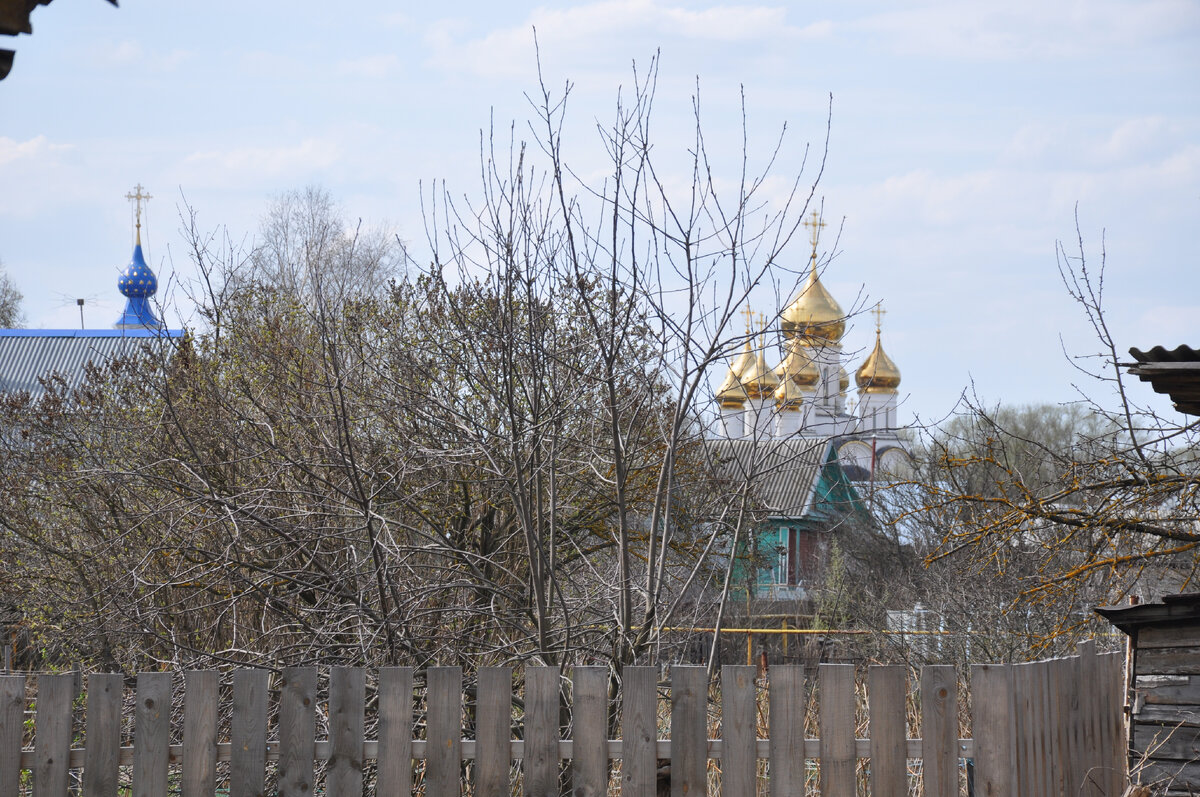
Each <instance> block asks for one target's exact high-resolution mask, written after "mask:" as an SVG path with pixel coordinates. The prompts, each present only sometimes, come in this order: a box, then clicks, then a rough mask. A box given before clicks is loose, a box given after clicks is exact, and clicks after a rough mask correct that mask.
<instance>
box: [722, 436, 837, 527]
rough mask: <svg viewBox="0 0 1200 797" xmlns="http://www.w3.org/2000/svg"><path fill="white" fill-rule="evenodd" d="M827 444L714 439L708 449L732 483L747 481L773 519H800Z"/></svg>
mask: <svg viewBox="0 0 1200 797" xmlns="http://www.w3.org/2000/svg"><path fill="white" fill-rule="evenodd" d="M829 443H830V438H828V437H817V438H814V437H809V438H804V437H796V438H790V439H787V440H761V441H758V440H727V439H722V440H713V441H712V449H711V450H712V452H713V455H714V456H715V457H717V458H718V459H719V460H720V465H719V467H720V469H721V471H722V473H724V474H726V476H725V477H726V478H727V479H728V480H729V481H730V482H731V483H734V484H741V483H742V482H744V481H746V480H747V479H748V480H750V482H751V484H752V485H753V489H754V493H755V497H756V498H757V499H759V500H760V501H762V503H763V505H764V507H765V508H766V510H767V511H768V512H769V513H770V514H771V515H772V516H773V517H786V518H799V517H803V516H804V514H805V512H806V511H807V510H808V506H809V504H810V503H811V501H812V494H813V489H814V487H815V485H816V482H817V477H818V476H819V475H820V473H821V466H822V465H823V464H824V463H825V460H826V458H827V457H828V456H829Z"/></svg>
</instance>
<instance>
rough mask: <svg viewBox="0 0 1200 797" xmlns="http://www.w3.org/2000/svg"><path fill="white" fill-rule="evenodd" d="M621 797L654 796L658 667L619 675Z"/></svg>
mask: <svg viewBox="0 0 1200 797" xmlns="http://www.w3.org/2000/svg"><path fill="white" fill-rule="evenodd" d="M622 676H623V680H624V682H625V683H624V684H623V687H624V690H623V691H624V693H625V695H624V700H623V701H622V704H621V797H655V791H656V786H657V783H656V781H657V777H658V755H657V751H656V747H657V745H656V742H657V741H658V668H657V667H626V668H625V670H624V672H623V673H622Z"/></svg>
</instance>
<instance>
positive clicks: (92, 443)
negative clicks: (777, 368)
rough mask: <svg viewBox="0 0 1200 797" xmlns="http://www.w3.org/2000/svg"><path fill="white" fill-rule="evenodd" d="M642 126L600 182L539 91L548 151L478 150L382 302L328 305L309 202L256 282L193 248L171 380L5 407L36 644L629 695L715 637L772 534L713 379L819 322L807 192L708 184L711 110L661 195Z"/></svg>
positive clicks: (278, 225)
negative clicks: (664, 656)
mask: <svg viewBox="0 0 1200 797" xmlns="http://www.w3.org/2000/svg"><path fill="white" fill-rule="evenodd" d="M653 99H654V72H653V70H652V71H651V73H650V74H649V75H648V76H642V77H641V78H640V79H639V80H638V81H637V82H636V85H635V87H634V89H633V91H632V93H631V94H630V95H628V100H627V101H624V102H622V103H621V104H620V105H619V106H618V109H617V114H616V118H615V121H614V122H613V123H612V124H611V125H610V126H608V127H605V128H603V129H602V130H601V131H600V133H601V141H600V145H601V147H602V148H603V151H604V152H605V153H606V155H605V157H606V158H607V162H608V172H607V174H606V175H605V176H604V177H603V178H602V179H600V180H599V181H597V182H595V183H591V182H587V181H584V180H581V179H579V178H577V177H576V176H575V175H576V174H577V172H576V171H574V170H572V168H571V166H570V164H568V162H567V161H566V158H565V155H564V151H563V142H562V138H561V130H562V128H563V124H564V119H565V113H566V108H567V96H566V94H565V93H564V94H562V95H558V94H555V93H554V92H551V91H550V90H548V89H546V88H545V87H544V86H543V87H542V88H541V91H540V93H539V95H538V99H537V101H536V102H535V104H534V128H533V129H534V131H535V137H534V139H533V142H532V146H527V145H526V143H525V142H522V141H520V140H518V139H516V138H515V137H514V138H511V139H510V140H508V141H506V142H503V143H499V142H497V141H496V139H495V138H494V137H488V138H486V139H485V144H484V147H483V150H482V152H481V166H482V169H481V174H482V177H483V183H482V186H481V187H480V190H479V191H478V192H477V193H475V194H474V195H472V197H471V198H470V199H458V198H457V197H458V196H460V194H458V193H456V192H454V193H452V192H451V191H449V190H442V191H435V192H434V193H433V194H432V195H431V197H432V200H433V201H432V203H431V206H430V211H429V219H428V228H429V230H430V240H429V243H430V247H429V251H430V255H429V259H428V260H426V261H422V262H417V261H415V260H410V261H408V262H407V263H406V264H405V270H404V272H403V274H397V277H398V279H397V281H396V282H395V283H394V284H392V285H390V286H389V287H388V288H387V289H386V290H382V289H381V286H380V284H379V283H372V281H371V279H372V278H371V277H370V275H372V274H377V273H378V272H376V271H374V270H372V269H373V268H374V267H369V268H367V270H366V271H362V272H359V271H355V270H353V269H350V268H348V269H345V270H343V272H341V273H343V274H345V275H347V276H348V279H347V281H345V282H342V283H339V284H338V285H339V287H337V289H336V290H334V291H332V292H327V291H325V290H323V289H322V287H321V283H320V282H319V280H320V279H324V278H325V276H327V271H326V266H324V265H322V263H326V262H327V258H328V257H330V253H331V252H332V253H333V255H332V258H333V259H332V262H333V263H334V264H335V265H336V264H338V263H353V262H355V261H354V260H353V257H352V255H353V253H354V251H356V250H354V248H353V247H351V248H350V249H343V248H340V247H344V246H349V245H350V243H353V236H352V235H351V236H347V235H346V234H345V233H344V230H343V229H339V228H338V225H336V224H334V225H333V226H332V228H330V227H329V226H328V225H326V224H324V223H323V222H321V219H328V217H329V207H330V206H331V203H329V202H327V201H326V200H327V198H322V196H321V195H319V193H318V194H316V195H314V194H311V193H310V194H306V195H304V197H303V198H302V199H303V201H300V203H299V206H300V208H301V209H302V210H303V212H302V213H300V215H299V221H297V222H296V223H295V224H293V222H294V221H296V219H297V217H296V215H295V212H294V211H295V210H296V205H295V204H294V203H293V204H286V203H285V205H286V209H285V211H284V210H281V211H280V212H279V213H276V214H275V215H273V216H269V217H268V228H269V230H274V232H272V233H271V234H270V235H268V236H267V238H268V239H271V238H272V235H274V234H275V233H278V235H274V240H275V242H276V243H275V244H272V245H271V247H270V248H267V249H264V248H263V247H259V248H257V249H256V250H255V252H254V253H253V254H252V255H251V256H249V257H248V258H247V257H244V256H243V255H241V254H240V253H237V252H235V251H232V250H230V249H228V248H224V247H222V246H219V245H215V244H214V241H215V239H214V238H211V237H205V236H203V235H199V234H193V244H194V245H193V252H194V254H195V257H196V260H197V266H198V268H199V271H200V274H201V281H200V284H201V286H202V290H201V291H200V292H199V297H200V307H199V316H200V318H201V319H202V321H203V323H202V325H201V327H200V328H199V329H198V330H197V332H196V333H195V334H194V335H192V336H190V337H188V338H186V339H184V340H183V341H182V342H181V343H180V345H179V346H178V348H177V350H176V351H174V352H171V356H170V357H169V358H164V357H161V356H160V357H155V356H153V355H154V352H151V353H150V354H148V355H147V357H146V358H144V359H142V360H139V361H137V362H132V363H126V364H121V365H119V366H117V367H115V368H114V369H113V370H111V371H110V372H108V373H106V374H97V375H96V377H97V378H96V379H95V380H94V381H93V382H92V383H90V384H89V386H88V387H86V388H85V389H84V390H82V391H80V392H79V393H77V394H75V395H68V394H66V393H65V392H64V391H58V392H56V393H55V394H54V395H53V396H52V397H51V398H50V399H49V400H47V402H46V403H45V404H43V405H41V406H38V407H30V406H28V405H25V406H21V405H20V402H17V401H11V402H9V403H8V404H7V405H5V412H6V418H5V419H4V423H5V424H7V425H6V427H5V428H8V429H10V430H14V433H16V432H15V430H20V432H19V433H20V434H21V435H24V438H23V440H24V442H22V443H21V444H20V446H19V449H20V450H19V455H18V457H17V458H16V459H14V460H13V461H14V465H15V466H14V467H13V468H11V469H9V470H8V472H6V473H4V474H0V479H4V480H5V481H4V484H3V485H2V486H3V487H4V488H5V489H4V490H3V491H0V493H2V495H0V502H3V503H2V505H0V522H2V523H4V524H5V526H6V528H7V529H8V530H9V531H10V534H11V536H10V538H9V541H10V543H11V544H12V545H14V546H15V547H16V548H18V549H19V550H20V555H21V557H22V559H23V561H24V562H26V563H28V568H29V572H28V575H27V577H26V578H25V579H24V580H23V592H22V595H21V596H20V600H21V602H22V604H23V605H24V606H25V607H26V608H27V609H30V608H32V607H38V608H39V611H40V612H41V616H42V620H41V627H42V628H44V629H49V628H58V629H62V630H63V631H64V633H62V634H61V635H57V636H54V639H55V641H56V643H58V644H64V645H68V644H69V646H70V647H71V648H72V650H71V651H70V654H71V656H73V657H76V658H82V659H85V660H86V659H101V658H106V657H107V658H111V659H114V660H116V661H119V662H122V663H132V662H135V661H137V660H138V659H140V658H145V657H151V658H155V659H159V660H162V661H165V662H170V663H172V664H176V665H181V664H188V663H192V662H196V661H198V660H206V659H209V660H211V659H215V660H238V661H243V660H248V659H249V660H254V661H258V662H262V663H269V664H276V665H277V664H286V663H294V662H301V661H312V660H321V661H340V662H356V663H381V662H386V661H393V662H395V661H404V662H411V663H415V664H417V665H425V664H428V663H431V662H444V663H459V664H463V665H465V666H468V667H473V666H475V665H477V664H479V663H487V662H496V661H503V660H508V659H512V658H530V659H536V660H541V661H544V662H547V663H554V664H565V663H569V662H585V661H603V662H610V663H612V664H613V665H615V666H620V665H623V664H628V663H631V662H635V661H638V660H644V659H646V658H647V657H649V656H650V655H652V654H653V653H654V651H655V650H656V646H658V645H659V644H660V643H661V642H662V641H663V629H664V628H667V627H670V626H672V625H686V624H687V621H688V619H690V618H694V617H696V616H698V615H699V614H700V613H704V614H706V615H708V616H711V614H712V612H713V611H714V606H713V604H714V602H715V601H717V600H723V599H724V597H725V596H727V595H728V589H725V590H724V591H722V590H721V586H722V584H724V585H725V586H726V587H727V586H728V583H727V580H724V579H723V576H724V572H723V570H724V561H723V560H720V559H718V558H717V557H716V554H718V553H720V552H723V551H728V550H738V539H739V536H740V538H741V539H743V540H744V539H745V536H746V534H747V531H746V530H747V529H748V528H749V527H750V525H752V524H753V523H754V522H756V521H757V520H758V519H759V518H760V517H761V515H760V514H758V509H759V507H758V506H757V505H756V504H755V501H754V498H755V491H754V490H753V489H752V487H753V485H752V484H750V483H749V480H747V479H742V480H741V481H738V480H731V479H730V478H729V477H730V474H729V472H728V470H727V469H722V466H721V463H719V462H717V461H714V459H713V456H714V451H713V449H712V448H711V447H710V446H708V445H706V435H707V428H708V424H709V423H710V422H711V420H712V414H711V410H712V406H713V405H712V391H711V379H712V377H713V375H714V372H716V371H717V370H722V371H723V369H724V366H725V360H726V358H727V357H728V356H730V355H731V354H733V353H734V352H736V351H738V350H740V349H741V347H742V345H743V344H744V343H745V339H746V335H745V332H744V331H743V330H742V329H741V328H740V325H739V324H737V323H736V320H737V318H738V315H737V314H738V311H739V310H740V309H741V308H742V306H743V305H744V303H745V301H746V299H747V297H748V296H749V295H750V293H751V292H752V291H756V290H760V289H765V290H770V289H771V288H775V287H778V289H779V290H780V291H781V292H782V293H783V294H784V295H785V296H787V295H792V294H793V293H794V291H795V290H796V288H797V282H798V280H797V276H798V273H797V271H796V270H793V269H789V268H787V267H786V265H785V264H786V262H787V259H786V255H785V251H786V248H787V245H788V243H789V241H790V238H791V236H792V234H793V233H794V231H795V230H796V228H797V227H798V226H799V224H800V221H801V220H802V218H803V214H804V211H805V210H806V207H807V204H808V200H809V198H810V197H811V195H812V188H805V189H804V190H800V189H799V188H798V186H800V185H801V184H800V182H799V178H797V179H796V180H795V181H794V182H793V183H792V184H793V186H797V187H796V188H793V190H792V191H791V193H790V194H789V195H788V196H786V197H785V198H784V199H783V201H782V203H781V204H779V205H772V204H770V203H768V202H767V201H766V198H765V197H763V196H760V195H761V194H763V192H764V190H765V185H766V182H767V177H768V172H769V169H770V167H771V164H772V162H773V160H774V154H775V153H770V154H768V156H767V157H765V158H763V159H762V162H763V167H762V168H763V171H762V172H761V173H759V174H757V175H756V174H754V173H753V172H751V171H749V166H748V164H749V163H750V154H749V153H744V154H743V155H744V157H743V159H742V163H743V164H746V165H745V166H744V167H743V170H742V171H741V176H740V178H738V179H735V180H733V181H730V182H729V183H725V182H724V181H720V180H718V179H717V177H716V176H714V173H715V171H716V168H715V166H714V164H712V163H711V162H710V160H709V155H708V151H707V149H706V145H705V142H704V138H703V136H702V134H701V128H700V115H699V108H700V106H699V99H698V97H697V98H696V100H695V103H694V106H695V108H696V120H695V122H696V133H695V137H694V139H693V140H692V141H690V142H688V145H687V146H686V147H682V148H681V149H683V150H686V157H687V158H688V159H690V162H689V163H688V164H687V168H688V171H689V172H690V174H691V175H692V178H693V182H692V184H691V185H690V186H688V187H687V188H686V189H685V190H682V191H676V190H674V189H672V188H669V187H668V183H669V181H668V180H667V178H666V177H665V176H664V174H665V171H664V170H665V168H666V167H664V166H660V165H659V164H657V163H656V161H655V152H656V150H655V149H654V148H653V147H652V146H651V140H650V137H649V129H650V111H651V106H652V104H653ZM817 176H819V170H818V172H817V174H816V175H814V180H815V177H817ZM723 185H729V188H728V189H724V188H722V187H721V186H723ZM295 199H296V198H295V197H293V200H295ZM772 207H774V208H776V209H774V210H772V209H771V208H772ZM310 222H311V223H310ZM347 242H350V243H347ZM367 262H368V263H369V262H376V261H374V260H372V259H370V258H368V261H367ZM380 262H382V261H380ZM314 264H316V265H315V266H314ZM354 268H357V266H355V267H354ZM355 274H357V275H359V276H351V275H355ZM364 274H365V275H367V276H362V275H364ZM324 284H325V285H328V283H324ZM68 529H69V530H70V531H69V533H68V532H67V531H66V530H68ZM68 572H69V573H71V576H70V579H69V580H68V579H64V578H63V577H62V574H65V573H68ZM713 596H719V597H717V598H714V597H713Z"/></svg>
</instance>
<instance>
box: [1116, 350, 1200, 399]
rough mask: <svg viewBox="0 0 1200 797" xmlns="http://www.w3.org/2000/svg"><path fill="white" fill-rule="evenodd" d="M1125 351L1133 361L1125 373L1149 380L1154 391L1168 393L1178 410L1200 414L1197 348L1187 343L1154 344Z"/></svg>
mask: <svg viewBox="0 0 1200 797" xmlns="http://www.w3.org/2000/svg"><path fill="white" fill-rule="evenodd" d="M1129 353H1130V354H1131V355H1133V359H1135V360H1137V364H1136V365H1133V366H1131V367H1130V369H1129V373H1131V374H1133V375H1134V376H1136V377H1137V378H1138V379H1141V380H1142V381H1143V382H1149V383H1150V386H1151V387H1152V388H1154V392H1155V393H1165V394H1167V395H1168V396H1170V397H1171V401H1173V402H1175V409H1177V410H1179V411H1180V412H1183V413H1186V414H1188V415H1200V351H1197V350H1196V349H1193V348H1192V347H1191V346H1177V347H1175V348H1174V349H1165V348H1163V347H1162V346H1155V347H1154V348H1153V349H1150V350H1149V351H1142V350H1141V349H1130V350H1129Z"/></svg>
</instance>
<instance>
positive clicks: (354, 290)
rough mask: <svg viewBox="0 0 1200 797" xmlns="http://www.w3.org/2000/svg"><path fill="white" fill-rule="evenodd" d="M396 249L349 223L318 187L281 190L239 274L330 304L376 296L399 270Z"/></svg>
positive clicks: (382, 234)
mask: <svg viewBox="0 0 1200 797" xmlns="http://www.w3.org/2000/svg"><path fill="white" fill-rule="evenodd" d="M400 259H401V248H400V246H399V243H398V241H397V239H396V238H395V237H394V236H393V235H391V234H389V233H387V232H386V231H384V230H383V229H379V228H375V229H364V228H363V226H362V222H361V221H359V222H358V223H357V224H356V225H349V224H347V223H346V220H345V219H344V218H343V216H342V214H341V212H340V211H339V209H338V207H337V205H336V204H335V202H334V201H333V197H331V196H330V195H329V192H328V191H327V190H325V189H324V188H321V187H319V186H311V185H310V186H307V187H306V188H304V189H301V190H293V191H287V192H285V193H283V194H280V195H279V196H278V197H276V198H275V199H274V201H273V202H272V203H271V206H270V208H269V209H268V210H267V213H266V215H265V216H264V217H263V219H262V224H261V227H260V230H259V241H258V243H257V246H255V248H254V250H253V251H252V253H251V255H250V258H249V265H250V268H249V270H248V272H247V273H245V274H241V275H239V277H240V278H241V279H250V280H254V281H257V282H260V283H262V284H264V285H267V286H270V287H272V288H276V289H278V290H280V291H282V292H284V293H287V294H291V295H293V296H296V297H297V298H299V299H300V300H302V301H313V300H315V299H318V298H320V299H322V300H327V301H333V302H335V303H337V302H341V301H344V300H346V299H349V298H353V297H362V296H370V295H379V294H380V293H381V292H382V291H383V290H384V289H385V288H386V287H387V284H388V282H389V280H391V279H393V278H395V277H396V276H398V274H399V266H400Z"/></svg>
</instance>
